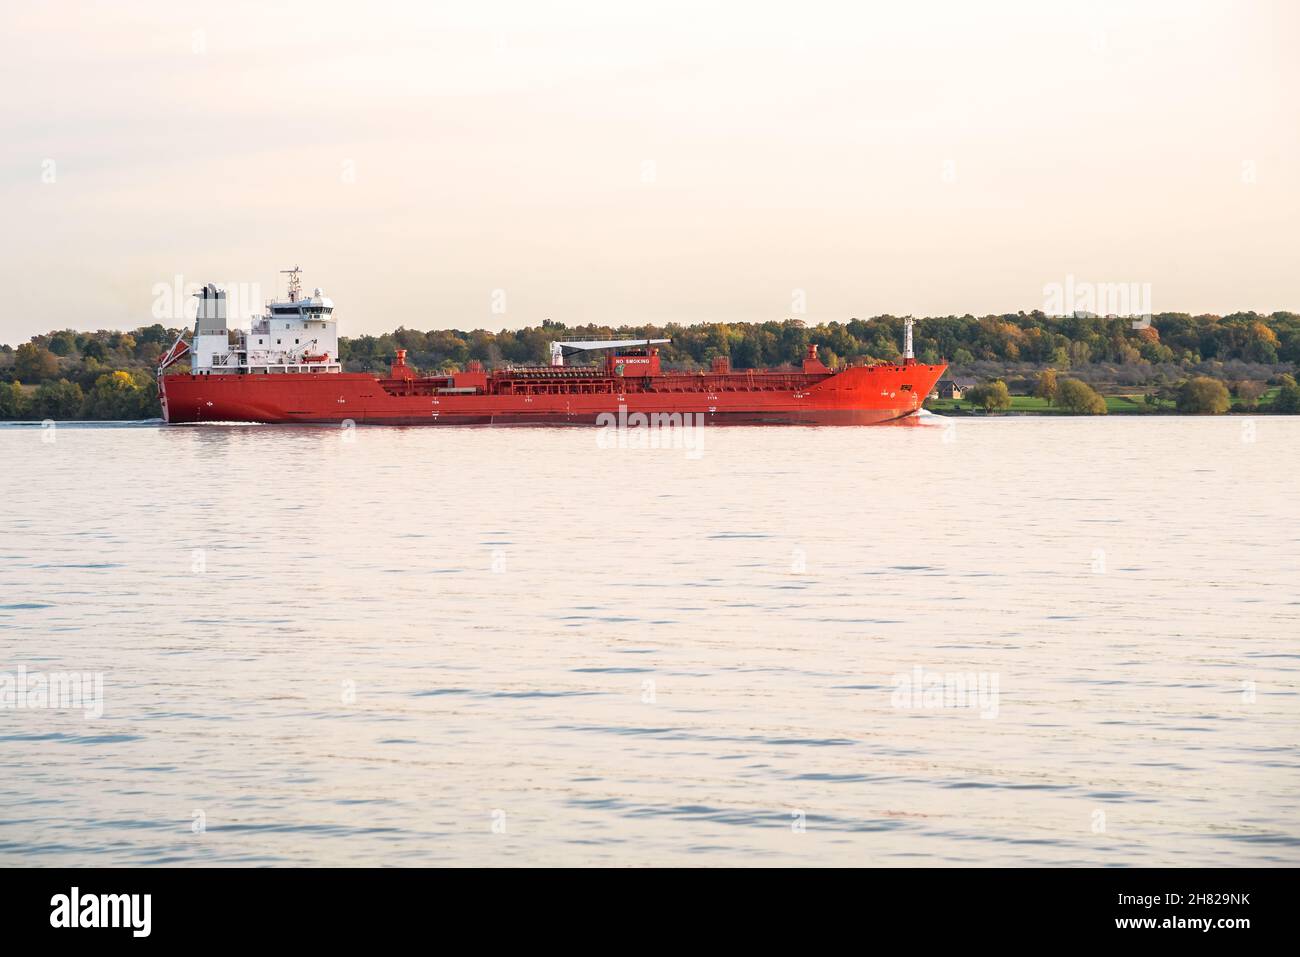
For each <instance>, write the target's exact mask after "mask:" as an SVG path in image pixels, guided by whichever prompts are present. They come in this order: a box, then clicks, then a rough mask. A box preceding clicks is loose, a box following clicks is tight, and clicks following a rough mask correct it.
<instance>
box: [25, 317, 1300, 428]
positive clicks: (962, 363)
mask: <svg viewBox="0 0 1300 957" xmlns="http://www.w3.org/2000/svg"><path fill="white" fill-rule="evenodd" d="M1139 325H1141V326H1142V327H1141V328H1134V323H1133V321H1132V320H1129V319H1124V318H1115V317H1099V316H1089V315H1073V316H1065V317H1050V316H1047V315H1045V314H1043V313H1042V312H1037V311H1035V312H1029V313H1025V312H1021V313H1015V314H1007V315H998V316H983V317H975V316H971V315H966V316H942V317H934V318H927V319H922V320H919V321H918V322H917V325H916V329H915V350H916V356H917V359H918V360H920V361H922V362H928V363H937V362H940V361H945V360H946V361H947V362H949V364H950V366H951V373H950V374H953V375H960V374H963V373H966V374H972V375H976V376H978V377H980V378H982V379H985V380H988V381H989V382H990V383H991V382H993V381H996V380H998V379H1003V380H1007V379H1009V378H1010V377H1011V376H1013V375H1019V376H1021V377H1022V379H1023V382H1022V384H1028V386H1030V387H1032V384H1033V382H1034V381H1036V373H1037V372H1041V371H1042V370H1045V369H1049V368H1050V369H1052V370H1055V372H1056V373H1058V374H1060V375H1061V376H1063V377H1067V374H1068V379H1069V380H1070V381H1078V382H1081V383H1083V384H1085V385H1087V384H1089V383H1091V385H1092V386H1099V385H1100V386H1103V387H1104V386H1105V385H1107V384H1109V383H1115V382H1123V383H1143V384H1149V387H1150V388H1151V390H1152V392H1153V394H1154V393H1155V392H1159V391H1161V390H1164V391H1165V392H1168V391H1169V390H1176V389H1180V388H1182V387H1183V386H1184V385H1185V384H1186V383H1187V382H1190V381H1192V380H1194V379H1208V380H1212V381H1218V382H1221V383H1222V382H1225V381H1227V382H1229V383H1230V386H1225V388H1231V390H1232V391H1233V393H1234V394H1235V393H1236V392H1237V391H1238V390H1239V389H1240V388H1241V387H1242V385H1243V384H1245V387H1246V389H1247V392H1250V391H1251V390H1255V389H1262V388H1265V387H1269V386H1272V387H1283V386H1285V383H1283V381H1282V376H1284V375H1287V374H1289V373H1293V372H1294V369H1295V367H1296V365H1297V364H1298V363H1300V314H1296V313H1291V312H1275V313H1271V314H1267V315H1265V314H1259V313H1254V312H1242V313H1233V314H1231V315H1227V316H1217V315H1197V316H1193V315H1190V314H1187V313H1161V314H1158V315H1155V316H1153V317H1152V318H1151V321H1150V323H1149V325H1145V324H1139ZM179 331H180V330H177V329H171V328H167V327H164V326H163V325H161V324H157V323H155V324H153V325H150V326H143V327H141V328H138V329H136V330H134V331H132V332H120V331H109V330H101V331H98V332H78V331H75V330H69V329H63V330H58V331H54V332H50V333H47V334H44V335H38V336H33V337H32V339H31V341H29V342H25V343H22V344H20V345H18V346H16V347H14V346H10V345H0V418H8V419H14V418H55V419H58V418H92V419H110V418H117V419H121V418H124V419H135V418H150V417H154V416H157V415H159V414H161V413H160V409H159V406H158V396H157V390H156V387H155V385H154V378H153V377H154V367H155V366H156V365H157V362H158V360H159V358H160V357H161V355H162V354H163V352H164V351H165V350H166V349H167V347H168V346H170V345H171V343H172V341H174V339H175V337H176V335H177V333H178V332H179ZM604 337H609V338H671V339H672V342H671V343H670V344H667V345H663V346H661V347H660V350H661V356H662V359H663V362H664V365H665V366H666V367H668V368H675V369H683V370H688V371H695V370H704V369H707V368H709V367H710V365H711V364H712V361H713V359H714V358H716V357H719V356H728V357H730V359H731V364H732V367H733V368H781V367H783V366H792V365H797V364H798V363H799V361H800V360H801V359H802V358H803V356H804V354H805V353H806V351H807V349H808V346H809V345H810V344H813V343H816V344H817V345H818V347H819V354H820V356H821V357H822V359H823V361H825V362H826V363H827V365H829V366H831V367H832V368H837V367H840V366H843V365H845V364H850V363H852V364H856V363H870V362H888V361H897V360H898V359H899V358H900V349H901V345H902V339H903V317H900V316H889V315H885V316H875V317H872V318H870V319H850V320H848V321H847V322H826V323H819V324H817V325H808V324H806V323H805V322H803V321H800V320H798V319H787V320H785V321H781V322H761V323H699V324H694V325H681V324H678V323H667V324H664V325H637V326H628V325H622V326H612V325H590V324H589V325H578V326H567V325H565V324H563V323H558V322H551V321H549V320H547V321H544V322H543V323H542V324H541V325H539V326H528V327H525V328H522V329H515V330H511V329H505V330H501V331H499V332H491V331H489V330H486V329H475V330H472V331H463V330H458V329H435V330H429V331H427V332H422V331H420V330H417V329H406V328H399V329H397V330H395V331H393V332H390V333H384V334H382V335H378V336H374V335H362V336H356V337H352V338H343V339H341V340H340V353H341V355H340V358H341V359H342V361H343V364H344V368H345V369H347V370H348V371H351V372H373V373H382V372H383V371H384V370H385V369H386V368H387V366H388V364H389V363H390V362H391V361H392V359H393V357H394V355H395V353H396V351H397V350H398V349H406V350H407V354H408V355H407V361H408V363H410V364H411V365H414V366H415V367H416V368H417V369H419V370H421V371H424V372H429V373H432V372H442V371H449V370H454V369H459V368H463V367H464V366H465V364H466V363H468V362H469V361H470V360H473V359H477V360H481V361H483V362H484V363H485V364H487V365H488V366H489V367H491V366H497V365H503V364H519V365H526V364H542V363H545V362H547V361H548V359H549V343H550V342H551V341H552V340H553V339H556V338H604ZM1026 376H1028V378H1024V377H1026ZM1004 384H1005V383H1004ZM1090 388H1091V387H1090ZM1069 391H1072V392H1077V390H1076V389H1075V388H1074V387H1073V386H1070V387H1069ZM1092 391H1095V389H1093V390H1092Z"/></svg>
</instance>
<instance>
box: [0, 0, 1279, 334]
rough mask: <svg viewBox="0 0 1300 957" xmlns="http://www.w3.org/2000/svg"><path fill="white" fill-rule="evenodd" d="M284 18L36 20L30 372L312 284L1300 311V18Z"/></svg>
mask: <svg viewBox="0 0 1300 957" xmlns="http://www.w3.org/2000/svg"><path fill="white" fill-rule="evenodd" d="M271 6H272V5H264V4H262V3H244V2H222V3H204V4H197V3H186V2H183V0H179V2H178V0H169V2H154V0H138V2H133V3H131V4H114V3H102V4H93V3H69V2H51V3H45V2H34V0H6V2H5V4H4V12H3V23H4V29H3V31H0V70H2V71H3V72H2V73H0V223H2V225H0V281H2V282H3V284H4V289H5V291H6V293H7V295H6V297H5V299H6V301H7V306H8V308H6V309H4V310H3V313H2V314H0V342H10V343H16V342H18V341H21V340H23V339H25V338H26V337H28V336H30V335H32V334H34V333H37V332H43V331H47V330H49V329H53V328H61V327H66V326H71V327H73V328H78V329H96V328H133V327H135V326H138V325H144V324H148V323H150V322H153V321H154V318H153V316H152V313H151V309H152V305H153V302H154V292H153V290H154V287H155V286H156V285H157V284H159V283H171V282H172V281H173V279H174V277H176V276H177V275H179V276H181V277H183V281H185V282H195V283H203V282H209V281H212V282H218V283H222V284H225V283H257V284H260V286H261V289H262V291H263V292H264V293H267V294H270V293H272V292H274V291H277V290H279V289H282V287H281V286H280V285H279V284H278V283H277V279H278V277H277V270H279V269H282V268H285V267H287V266H291V265H293V264H295V263H297V264H301V265H302V266H303V268H304V277H305V282H306V285H307V286H308V287H309V288H310V287H312V286H322V287H324V288H325V291H326V293H327V294H328V295H330V296H332V297H333V298H334V299H335V301H336V303H337V305H338V312H339V318H340V330H341V332H342V333H343V334H344V335H349V334H351V335H356V334H360V333H363V332H371V333H378V332H384V331H388V330H391V329H393V328H396V327H397V326H399V325H405V326H408V327H414V328H420V329H432V328H447V327H460V328H478V327H483V328H489V329H499V328H503V327H517V326H522V325H531V324H537V323H540V322H541V321H542V320H543V319H545V318H551V319H555V320H560V321H566V322H570V323H578V322H609V323H614V324H618V323H623V322H627V323H640V322H657V323H662V322H668V321H678V322H683V323H690V322H704V321H765V320H772V319H776V320H779V319H784V318H786V317H788V316H792V315H798V316H799V317H800V318H803V319H805V320H807V321H808V322H810V323H814V322H819V321H824V320H826V321H829V320H835V319H839V320H847V319H849V318H850V317H853V316H859V317H866V316H870V315H875V314H879V313H886V312H888V313H894V314H906V313H914V314H916V315H936V314H949V313H957V314H961V313H966V312H971V313H975V314H977V315H978V314H983V313H988V312H1003V311H1012V312H1014V311H1017V310H1020V309H1024V310H1031V309H1035V308H1042V307H1043V304H1044V292H1043V289H1044V286H1046V285H1047V284H1050V283H1061V282H1064V281H1065V278H1066V277H1067V275H1068V276H1073V277H1074V280H1075V282H1095V283H1119V282H1125V283H1130V282H1140V283H1150V284H1151V290H1152V292H1151V306H1152V308H1153V309H1154V311H1157V312H1160V311H1166V310H1177V311H1189V312H1220V313H1223V312H1229V311H1234V310H1237V309H1255V310H1259V311H1273V310H1276V309H1290V310H1300V268H1298V267H1300V263H1298V262H1297V259H1298V255H1297V250H1298V249H1300V245H1298V243H1297V240H1298V237H1300V231H1298V230H1297V224H1300V55H1298V51H1297V49H1296V46H1297V40H1298V39H1300V4H1297V3H1293V2H1288V0H1277V2H1265V0H1260V2H1252V0H1241V2H1197V0H1178V2H1174V0H1170V2H1155V0H1152V2H1142V0H1129V2H1097V0H1088V2H1077V3H1065V2H1057V3H1052V2H1048V0H1040V2H998V0H986V2H980V3H962V2H932V3H926V2H912V0H909V2H898V0H893V2H888V3H848V2H843V3H817V2H809V0H801V2H784V3H761V2H760V3H753V2H747V3H741V2H735V3H725V4H724V3H715V4H708V3H704V2H700V0H696V2H682V3H678V2H662V0H656V2H653V3H645V2H637V3H629V2H619V0H605V2H590V3H585V2H584V3H579V2H575V3H561V4H556V3H546V2H526V0H518V2H500V3H498V2H492V0H475V2H465V0H458V2H453V3H415V2H411V3H383V2H375V3H369V4H364V3H362V4H359V3H356V2H347V3H335V2H328V0H316V2H304V3H285V4H275V5H274V6H275V7H276V8H277V9H271ZM497 290H503V291H504V297H503V296H502V295H501V294H500V293H496V291H497ZM494 293H495V296H494ZM801 302H802V303H806V311H805V312H803V313H799V312H798V311H797V310H798V306H799V305H800V303H801ZM494 304H495V305H496V307H497V308H498V309H500V308H501V306H502V304H504V308H505V311H504V313H500V312H494V311H493V307H494Z"/></svg>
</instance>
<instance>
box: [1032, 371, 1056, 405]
mask: <svg viewBox="0 0 1300 957" xmlns="http://www.w3.org/2000/svg"><path fill="white" fill-rule="evenodd" d="M1056 391H1057V386H1056V370H1055V369H1044V370H1043V371H1042V372H1041V373H1040V374H1039V376H1038V384H1037V385H1036V386H1035V387H1034V395H1035V396H1036V397H1038V398H1040V399H1045V400H1047V404H1048V405H1051V404H1052V403H1053V402H1055V401H1056Z"/></svg>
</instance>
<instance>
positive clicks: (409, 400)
mask: <svg viewBox="0 0 1300 957" xmlns="http://www.w3.org/2000/svg"><path fill="white" fill-rule="evenodd" d="M945 368H946V367H945V366H943V365H920V364H915V363H912V364H906V365H898V366H893V365H878V366H857V367H853V368H849V369H845V370H844V371H842V372H838V373H834V374H829V373H828V374H825V375H811V376H809V375H803V376H801V375H793V376H792V375H789V374H783V373H775V372H772V373H765V372H754V373H741V374H726V375H716V374H713V373H704V374H698V375H684V374H671V373H668V374H664V375H662V376H655V377H647V378H639V377H638V378H628V379H626V380H622V379H619V380H600V381H599V382H597V383H594V387H596V388H600V389H607V391H598V392H593V391H590V390H591V389H592V388H593V382H586V383H584V384H581V385H575V384H572V383H562V384H559V385H547V384H546V383H540V384H536V385H532V386H530V389H531V390H532V392H533V394H525V393H521V392H515V393H512V394H494V393H493V390H492V388H491V387H489V388H486V389H483V390H480V391H477V392H475V393H474V394H440V393H438V392H436V391H431V390H429V389H421V385H420V384H421V382H422V380H396V379H377V378H376V377H374V376H372V375H366V374H362V373H348V372H344V373H332V374H327V373H308V374H272V375H256V374H254V375H198V376H196V375H167V376H163V377H162V378H161V379H160V380H159V385H160V389H161V392H162V399H163V416H164V418H165V419H166V420H167V421H168V422H173V423H187V422H269V423H281V422H305V423H334V424H337V423H341V422H344V421H349V420H350V421H352V422H355V423H357V424H382V425H435V424H436V425H490V424H491V425H495V424H511V423H518V424H525V423H526V424H537V425H548V424H554V425H566V424H575V425H576V424H587V423H592V424H594V423H597V422H600V421H608V420H602V419H600V417H601V416H602V415H609V414H613V415H619V414H620V410H622V409H625V410H626V413H624V415H626V416H635V415H636V414H637V413H643V414H646V415H655V414H660V415H672V414H699V415H703V416H704V419H703V420H702V421H704V422H707V423H708V424H710V425H721V424H737V425H740V424H776V425H874V424H876V423H880V422H888V421H891V420H894V419H899V418H902V417H904V416H907V415H911V414H912V413H914V412H916V411H917V410H918V409H920V407H921V404H922V403H923V402H924V401H925V397H926V396H927V395H929V394H930V391H931V389H933V388H934V385H935V383H936V382H937V381H938V380H939V376H940V375H942V374H943V371H944V369H945ZM792 385H793V387H791V386H792ZM516 388H518V386H516ZM579 389H581V390H582V391H577V390H579ZM566 390H568V391H566ZM633 424H635V420H633Z"/></svg>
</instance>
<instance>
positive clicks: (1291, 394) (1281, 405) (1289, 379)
mask: <svg viewBox="0 0 1300 957" xmlns="http://www.w3.org/2000/svg"><path fill="white" fill-rule="evenodd" d="M1273 411H1274V412H1287V413H1290V414H1292V415H1294V414H1295V413H1297V412H1300V385H1296V381H1295V378H1294V377H1293V376H1289V375H1284V376H1282V388H1281V389H1280V390H1279V391H1278V394H1277V398H1276V399H1274V400H1273Z"/></svg>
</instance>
